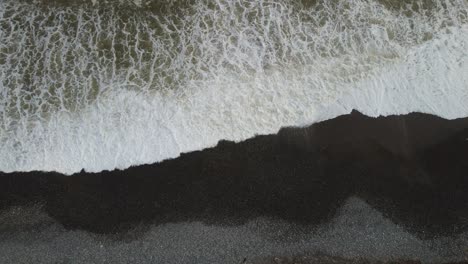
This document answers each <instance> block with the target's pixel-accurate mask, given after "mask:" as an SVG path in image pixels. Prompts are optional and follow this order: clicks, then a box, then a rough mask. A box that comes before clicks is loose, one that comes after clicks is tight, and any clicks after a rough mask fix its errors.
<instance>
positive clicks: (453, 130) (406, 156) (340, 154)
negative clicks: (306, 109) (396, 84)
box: [0, 111, 468, 239]
mask: <svg viewBox="0 0 468 264" xmlns="http://www.w3.org/2000/svg"><path fill="white" fill-rule="evenodd" d="M467 138H468V118H463V119H456V120H445V119H442V118H439V117H436V116H432V115H426V114H420V113H412V114H408V115H401V116H389V117H379V118H371V117H367V116H364V115H362V114H360V113H358V112H356V111H353V112H352V113H351V114H349V115H344V116H339V117H337V118H334V119H331V120H327V121H323V122H320V123H316V124H314V125H312V126H310V127H307V128H285V129H282V130H281V131H280V132H279V133H278V134H277V135H269V136H258V137H255V138H252V139H249V140H246V141H243V142H240V143H232V142H227V141H220V142H219V143H218V145H217V146H216V147H214V148H210V149H205V150H202V151H195V152H191V153H185V154H182V155H181V156H180V157H178V158H176V159H172V160H166V161H163V162H161V163H155V164H152V165H143V166H136V167H131V168H129V169H126V170H122V171H119V170H116V171H103V172H101V173H85V172H81V173H78V174H75V175H72V176H65V175H61V174H58V173H50V172H47V173H44V172H28V173H1V174H0V208H1V210H0V211H1V212H7V211H8V210H11V208H22V207H27V206H32V205H37V204H40V205H41V212H44V213H46V214H47V215H48V217H51V218H52V219H53V220H54V221H56V222H58V223H59V224H60V225H62V226H63V227H64V228H65V230H70V231H73V230H77V231H79V230H82V231H85V232H90V233H94V234H104V235H107V236H108V235H111V236H116V235H117V236H119V234H125V233H126V232H128V231H129V230H134V229H135V228H136V227H142V226H143V227H145V226H164V225H167V224H172V223H193V222H200V223H203V224H205V225H213V226H219V227H226V228H231V227H232V228H235V227H237V226H243V225H245V224H247V223H249V222H250V221H252V220H255V219H258V218H262V217H266V218H268V219H277V220H278V221H286V222H287V223H293V224H294V225H300V226H304V225H305V226H308V227H311V228H313V227H316V226H319V225H323V224H326V223H329V222H330V221H331V220H332V219H333V217H335V216H336V214H337V210H338V209H339V208H341V207H342V206H343V204H345V203H346V201H347V200H348V199H349V198H350V197H359V198H360V199H362V200H363V201H365V202H366V203H367V204H369V205H370V206H371V207H372V208H374V209H376V210H377V211H379V212H381V213H382V214H383V215H384V216H385V217H386V218H387V219H389V220H390V221H391V222H393V223H395V224H397V225H398V226H401V227H402V228H403V229H404V230H406V231H408V232H410V233H412V234H414V235H415V236H416V237H418V238H421V239H431V238H434V237H438V236H451V235H457V234H460V233H462V232H465V231H466V228H467V227H468V220H467V219H468V211H467V210H466V208H468V193H467V192H466V190H467V189H468V178H467V177H466V175H468V164H467V163H466V162H465V160H464V159H465V158H466V157H467V156H468V141H467V140H466V139H467ZM19 228H21V227H19ZM0 229H2V227H1V225H0ZM10 229H11V228H10ZM12 230H13V231H12V232H13V233H14V232H15V231H14V230H15V228H13V229H12ZM143 230H145V228H143ZM141 232H143V233H145V231H141Z"/></svg>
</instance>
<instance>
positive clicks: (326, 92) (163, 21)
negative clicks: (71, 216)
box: [0, 0, 468, 174]
mask: <svg viewBox="0 0 468 264" xmlns="http://www.w3.org/2000/svg"><path fill="white" fill-rule="evenodd" d="M425 2H426V1H420V2H418V1H415V4H414V5H407V6H402V7H400V8H391V7H389V6H387V5H385V4H383V3H381V2H378V1H364V0H353V1H318V2H317V3H316V4H314V5H312V6H307V7H306V6H304V5H300V4H295V1H287V0H283V1H280V0H270V1H255V2H252V1H241V0H218V1H197V2H196V3H195V4H190V5H189V4H186V5H184V6H183V7H181V8H180V10H179V12H174V13H171V12H169V13H158V12H155V11H152V10H145V9H143V10H141V9H138V8H133V9H132V8H128V9H126V8H122V7H119V6H103V5H97V6H92V5H50V6H47V5H46V6H41V7H40V8H37V7H35V6H34V5H33V4H30V3H28V2H21V3H18V2H16V1H10V0H0V80H1V81H0V142H1V145H0V170H1V171H5V172H12V171H31V170H42V171H58V172H61V173H64V174H73V173H75V172H78V171H80V170H81V169H85V170H86V171H88V172H98V171H102V170H112V169H125V168H127V167H129V166H133V165H139V164H147V163H154V162H158V161H161V160H164V159H168V158H175V157H177V156H179V155H180V154H181V153H183V152H188V151H193V150H199V149H203V148H207V147H211V146H214V145H215V144H216V143H217V142H218V141H219V140H221V139H226V140H233V141H241V140H245V139H247V138H249V137H252V136H255V135H257V134H271V133H276V132H277V131H278V130H279V129H280V128H281V127H285V126H307V125H310V124H312V123H315V122H318V121H321V120H326V119H330V118H333V117H336V116H338V115H342V114H346V113H349V112H350V111H351V110H352V109H357V110H359V111H361V112H363V113H364V114H366V115H369V116H379V115H384V116H385V115H392V114H406V113H409V112H415V111H417V112H423V113H430V114H435V115H438V116H441V117H444V118H449V119H454V118H459V117H464V116H468V104H467V103H466V102H468V74H467V73H468V60H467V59H468V26H467V21H468V15H467V13H468V3H467V2H466V1H463V0H453V1H452V0H450V1H449V0H437V1H432V2H431V5H429V6H425V5H424V3H425ZM417 3H419V4H417ZM137 14H138V15H137Z"/></svg>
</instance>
